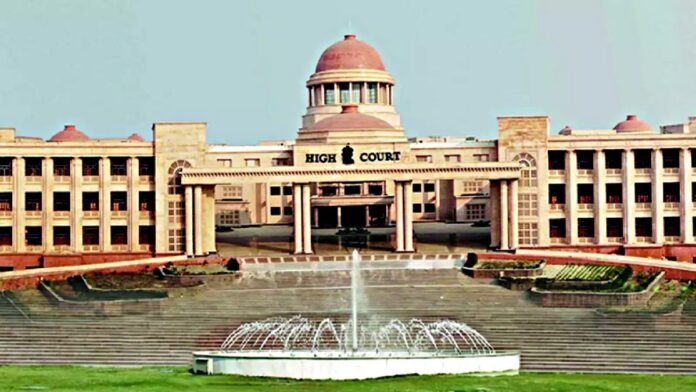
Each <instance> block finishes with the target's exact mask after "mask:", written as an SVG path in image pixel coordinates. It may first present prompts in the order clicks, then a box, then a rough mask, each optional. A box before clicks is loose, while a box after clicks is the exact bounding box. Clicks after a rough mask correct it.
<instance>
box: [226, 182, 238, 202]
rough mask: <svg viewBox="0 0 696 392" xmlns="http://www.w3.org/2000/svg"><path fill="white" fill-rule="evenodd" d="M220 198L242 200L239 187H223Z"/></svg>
mask: <svg viewBox="0 0 696 392" xmlns="http://www.w3.org/2000/svg"><path fill="white" fill-rule="evenodd" d="M222 198H223V199H225V200H240V199H241V198H242V186H241V185H223V186H222Z"/></svg>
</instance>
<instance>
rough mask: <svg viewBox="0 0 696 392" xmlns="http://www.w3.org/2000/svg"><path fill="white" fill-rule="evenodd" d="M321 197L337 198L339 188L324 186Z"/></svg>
mask: <svg viewBox="0 0 696 392" xmlns="http://www.w3.org/2000/svg"><path fill="white" fill-rule="evenodd" d="M319 189H321V196H323V197H327V196H336V193H337V189H338V188H337V187H336V186H333V185H327V186H322V187H321V188H319Z"/></svg>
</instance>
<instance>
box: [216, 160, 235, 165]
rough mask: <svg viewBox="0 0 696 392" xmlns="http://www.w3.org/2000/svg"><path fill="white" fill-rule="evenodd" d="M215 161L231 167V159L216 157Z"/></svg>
mask: <svg viewBox="0 0 696 392" xmlns="http://www.w3.org/2000/svg"><path fill="white" fill-rule="evenodd" d="M217 162H218V164H219V165H220V166H222V167H232V160H231V159H218V160H217Z"/></svg>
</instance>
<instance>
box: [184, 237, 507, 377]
mask: <svg viewBox="0 0 696 392" xmlns="http://www.w3.org/2000/svg"><path fill="white" fill-rule="evenodd" d="M359 294H360V255H359V254H358V252H357V251H356V250H354V251H353V254H352V264H351V314H350V319H349V320H347V321H345V322H339V321H338V320H333V319H331V318H324V319H321V320H316V321H312V320H310V319H307V318H305V317H302V316H301V315H296V316H294V317H290V318H284V317H274V318H270V319H266V320H261V321H255V322H250V323H245V324H242V325H240V326H239V327H238V328H237V329H236V330H234V331H233V332H232V333H230V334H229V335H228V337H227V338H226V339H225V341H224V342H223V343H222V344H221V346H220V349H219V350H218V351H212V352H195V353H193V356H194V362H193V370H194V372H196V373H208V374H212V373H224V374H239V375H247V376H266V377H284V378H296V379H335V380H346V379H367V378H377V377H387V376H396V375H405V374H460V373H506V374H509V373H512V374H515V373H517V371H518V370H519V362H520V358H519V354H518V353H498V352H496V351H495V350H494V349H493V347H492V346H491V345H490V344H489V343H488V341H487V340H486V338H484V337H483V336H482V335H481V334H479V333H478V332H477V331H476V330H474V329H473V328H471V327H469V326H468V325H466V324H464V323H460V322H457V321H453V320H435V321H431V322H426V321H423V320H420V319H415V318H414V319H411V320H410V321H407V322H403V321H401V320H399V319H391V320H389V321H387V322H381V323H380V322H379V321H378V320H374V319H373V320H370V321H369V322H367V321H363V322H362V323H360V321H359V312H358V310H359V306H358V299H359Z"/></svg>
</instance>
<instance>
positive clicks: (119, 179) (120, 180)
mask: <svg viewBox="0 0 696 392" xmlns="http://www.w3.org/2000/svg"><path fill="white" fill-rule="evenodd" d="M127 181H128V176H111V183H112V184H125V183H126V182H127Z"/></svg>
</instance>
